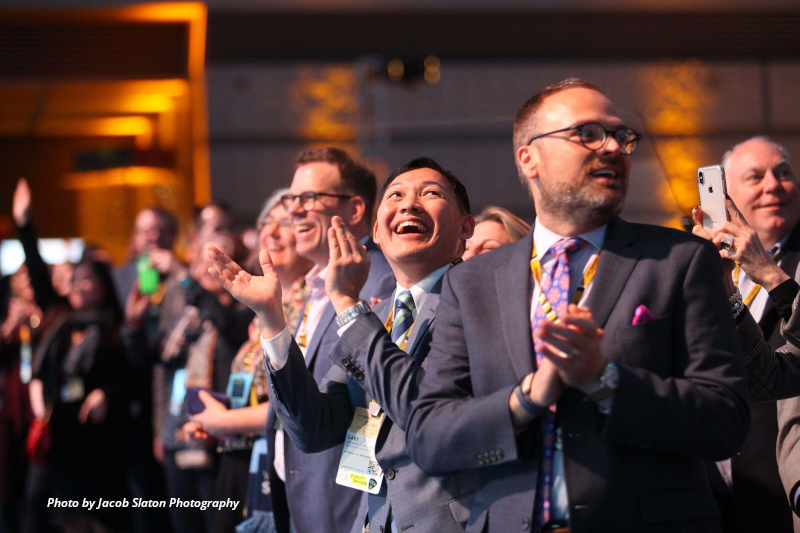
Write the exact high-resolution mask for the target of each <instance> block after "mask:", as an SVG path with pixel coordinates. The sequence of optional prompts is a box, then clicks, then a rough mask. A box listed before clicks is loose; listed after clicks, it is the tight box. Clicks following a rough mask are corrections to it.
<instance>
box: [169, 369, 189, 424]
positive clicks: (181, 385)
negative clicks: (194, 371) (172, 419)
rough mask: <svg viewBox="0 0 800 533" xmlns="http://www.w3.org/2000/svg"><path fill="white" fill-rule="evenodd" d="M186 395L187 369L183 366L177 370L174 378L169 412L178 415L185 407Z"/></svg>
mask: <svg viewBox="0 0 800 533" xmlns="http://www.w3.org/2000/svg"><path fill="white" fill-rule="evenodd" d="M185 397H186V370H184V369H183V368H181V369H180V370H176V371H175V377H173V378H172V396H171V397H170V399H169V414H171V415H172V416H178V415H180V414H181V409H183V399H184V398H185Z"/></svg>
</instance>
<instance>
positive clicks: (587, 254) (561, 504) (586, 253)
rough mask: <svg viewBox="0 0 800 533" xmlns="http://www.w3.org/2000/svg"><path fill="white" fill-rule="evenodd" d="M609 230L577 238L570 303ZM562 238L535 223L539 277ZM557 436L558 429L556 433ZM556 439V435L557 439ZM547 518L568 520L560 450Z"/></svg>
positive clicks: (547, 269) (534, 306) (551, 263)
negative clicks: (579, 240)
mask: <svg viewBox="0 0 800 533" xmlns="http://www.w3.org/2000/svg"><path fill="white" fill-rule="evenodd" d="M607 228H608V225H607V224H604V225H603V226H600V227H599V228H596V229H593V230H592V231H588V232H586V233H581V234H580V235H578V237H580V238H582V239H584V240H585V241H587V243H588V244H587V245H586V246H584V247H583V248H581V249H580V250H578V251H577V252H575V253H574V254H571V255H570V261H569V267H570V280H569V298H570V301H572V295H573V294H575V290H576V289H577V288H578V284H579V283H580V281H581V278H582V277H583V276H582V274H581V275H575V274H576V273H577V272H580V273H583V272H584V270H585V269H586V268H587V267H588V266H589V265H590V263H591V262H590V260H591V259H592V258H593V257H594V256H596V255H597V254H598V253H599V252H600V249H601V248H602V247H603V241H604V240H605V238H606V229H607ZM564 238H565V237H562V236H561V235H558V234H557V233H553V232H552V231H550V230H549V229H547V228H546V227H545V226H544V224H542V223H541V222H539V221H538V220H537V221H536V225H535V226H534V229H533V242H534V244H535V245H536V254H537V255H538V256H539V262H540V263H541V265H542V273H544V272H552V269H554V268H555V264H554V263H555V260H556V256H555V255H554V254H552V253H550V251H549V250H550V247H551V246H553V245H554V244H555V243H556V242H558V241H559V240H561V239H564ZM531 279H532V280H533V281H532V284H533V297H532V298H531V315H530V319H531V324H533V316H534V313H536V309H537V308H538V307H539V292H540V289H539V284H538V283H537V282H536V278H535V277H534V276H533V273H531ZM592 285H593V284H589V286H588V287H586V289H585V290H584V293H583V296H582V297H581V301H580V302H578V303H579V304H582V303H583V302H585V301H586V297H587V296H588V295H589V292H590V291H591V290H592ZM533 423H534V424H536V423H538V419H537V420H535V421H534V422H533ZM558 431H559V432H560V429H559V430H558ZM556 438H557V439H558V438H559V437H558V435H557V436H556ZM550 506H551V507H550V508H551V511H550V517H551V519H553V520H567V519H569V501H568V499H567V484H566V479H565V477H564V454H563V452H562V451H561V450H559V449H556V450H555V453H554V455H553V491H552V496H551V501H550Z"/></svg>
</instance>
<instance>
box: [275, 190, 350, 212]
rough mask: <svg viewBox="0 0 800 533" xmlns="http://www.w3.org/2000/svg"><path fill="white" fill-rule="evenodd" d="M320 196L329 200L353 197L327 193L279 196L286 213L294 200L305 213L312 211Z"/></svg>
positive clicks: (309, 192)
mask: <svg viewBox="0 0 800 533" xmlns="http://www.w3.org/2000/svg"><path fill="white" fill-rule="evenodd" d="M320 196H330V197H331V198H344V199H347V198H352V197H353V195H352V194H351V195H347V194H329V193H327V192H311V191H308V192H304V193H302V194H284V195H283V196H281V205H282V206H283V208H284V209H286V211H289V210H290V209H291V208H292V206H293V205H294V201H295V200H296V199H298V198H299V199H300V205H301V206H303V209H305V210H306V211H311V210H312V209H314V204H315V203H316V202H317V198H318V197H320Z"/></svg>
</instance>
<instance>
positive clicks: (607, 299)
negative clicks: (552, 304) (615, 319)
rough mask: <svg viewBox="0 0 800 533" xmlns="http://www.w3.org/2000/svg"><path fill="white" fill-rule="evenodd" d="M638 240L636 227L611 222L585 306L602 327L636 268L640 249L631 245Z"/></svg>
mask: <svg viewBox="0 0 800 533" xmlns="http://www.w3.org/2000/svg"><path fill="white" fill-rule="evenodd" d="M635 240H636V235H635V233H634V232H633V228H632V227H631V225H630V224H628V223H627V222H625V221H624V220H622V219H621V218H614V219H613V220H612V221H611V222H609V223H608V230H607V231H606V238H605V241H604V242H603V248H602V251H601V253H600V260H599V261H598V263H597V274H595V277H594V280H593V281H592V289H591V292H590V293H589V296H587V297H586V302H585V304H584V305H585V306H586V307H588V308H589V309H591V310H592V314H593V315H594V320H595V322H597V325H598V326H599V327H601V328H602V327H604V326H605V324H606V321H607V320H608V316H609V315H610V314H611V310H612V309H614V305H615V304H616V303H617V300H619V295H620V293H622V289H624V288H625V284H626V283H627V282H628V278H629V277H630V275H631V272H632V271H633V267H635V266H636V262H637V261H638V260H639V256H641V253H640V252H639V250H636V249H635V248H633V247H631V246H630V245H631V243H633V242H634V241H635Z"/></svg>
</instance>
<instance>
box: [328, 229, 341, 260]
mask: <svg viewBox="0 0 800 533" xmlns="http://www.w3.org/2000/svg"><path fill="white" fill-rule="evenodd" d="M340 257H342V248H341V247H340V246H339V239H337V238H336V230H335V229H333V227H330V228H328V259H329V260H330V262H332V263H334V262H336V261H338V260H339V258H340Z"/></svg>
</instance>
